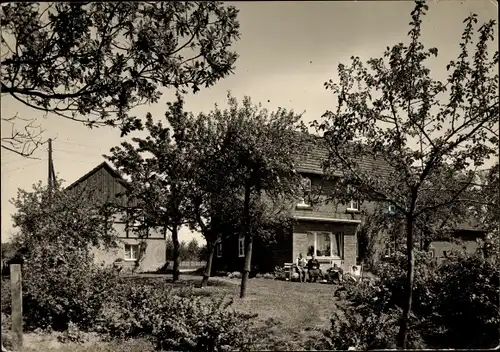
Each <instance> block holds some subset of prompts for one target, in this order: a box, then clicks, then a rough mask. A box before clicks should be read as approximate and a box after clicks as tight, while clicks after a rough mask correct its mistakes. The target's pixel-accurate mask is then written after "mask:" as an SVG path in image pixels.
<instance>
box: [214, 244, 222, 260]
mask: <svg viewBox="0 0 500 352" xmlns="http://www.w3.org/2000/svg"><path fill="white" fill-rule="evenodd" d="M215 255H216V256H217V258H221V257H222V242H217V243H216V244H215Z"/></svg>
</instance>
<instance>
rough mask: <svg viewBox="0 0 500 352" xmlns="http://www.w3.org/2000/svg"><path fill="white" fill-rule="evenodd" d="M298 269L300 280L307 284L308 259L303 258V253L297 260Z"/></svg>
mask: <svg viewBox="0 0 500 352" xmlns="http://www.w3.org/2000/svg"><path fill="white" fill-rule="evenodd" d="M295 264H296V268H297V273H298V274H299V279H300V282H305V281H306V266H307V261H306V258H304V257H303V256H302V253H299V256H298V258H297V262H296V263H295Z"/></svg>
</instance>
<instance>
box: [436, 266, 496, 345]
mask: <svg viewBox="0 0 500 352" xmlns="http://www.w3.org/2000/svg"><path fill="white" fill-rule="evenodd" d="M499 274H500V268H499V267H498V265H495V263H494V262H490V261H486V260H484V259H483V258H481V257H479V256H469V257H467V256H460V257H457V258H452V259H450V260H448V261H446V262H444V263H443V264H442V265H440V267H439V268H438V270H437V275H436V276H435V277H433V279H432V280H430V282H429V286H430V291H431V292H432V299H433V304H432V308H433V314H432V315H430V319H429V324H428V325H429V326H428V327H427V335H428V338H429V339H430V340H431V341H432V343H433V344H434V345H435V346H436V347H441V346H443V347H447V348H493V347H496V346H497V345H498V341H499V340H500V330H499V326H500V304H499V303H500V302H499V297H500V280H499V276H500V275H499Z"/></svg>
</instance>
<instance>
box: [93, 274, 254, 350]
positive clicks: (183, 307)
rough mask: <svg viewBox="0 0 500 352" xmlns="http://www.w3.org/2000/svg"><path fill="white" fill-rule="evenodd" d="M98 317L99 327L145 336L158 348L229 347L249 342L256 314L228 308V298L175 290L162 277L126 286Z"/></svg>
mask: <svg viewBox="0 0 500 352" xmlns="http://www.w3.org/2000/svg"><path fill="white" fill-rule="evenodd" d="M123 292H124V294H123V295H122V296H121V297H119V299H116V300H115V301H113V302H110V303H109V304H108V305H107V306H106V307H105V309H104V310H103V311H102V314H101V315H100V316H99V318H98V319H97V326H98V329H97V330H98V332H101V333H106V334H109V335H110V336H112V337H119V338H127V337H146V338H148V339H150V340H151V341H152V342H153V343H154V344H155V345H156V346H157V348H159V349H167V350H176V351H226V350H241V349H245V348H248V346H249V345H250V344H251V342H252V335H250V334H248V331H249V330H250V328H251V323H252V319H253V318H254V316H251V315H247V314H242V313H238V312H235V311H233V310H230V309H229V306H230V305H231V303H232V302H231V301H227V300H225V299H224V298H220V299H218V300H214V299H211V300H207V299H206V298H203V297H194V295H193V294H186V292H182V295H178V294H174V293H173V291H172V289H170V288H166V287H165V286H164V284H163V283H152V284H143V285H137V286H129V287H128V288H125V287H124V291H123Z"/></svg>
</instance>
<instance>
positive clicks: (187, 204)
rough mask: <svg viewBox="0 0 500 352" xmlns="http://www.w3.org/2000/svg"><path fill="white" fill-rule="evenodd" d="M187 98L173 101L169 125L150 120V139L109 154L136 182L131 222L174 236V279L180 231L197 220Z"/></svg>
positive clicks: (131, 193)
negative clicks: (181, 227)
mask: <svg viewBox="0 0 500 352" xmlns="http://www.w3.org/2000/svg"><path fill="white" fill-rule="evenodd" d="M182 108H183V100H182V98H181V96H180V95H179V94H177V101H176V102H175V103H168V110H167V112H166V113H165V118H166V121H167V123H168V125H169V126H171V128H170V127H164V126H163V124H162V122H157V123H155V121H154V120H153V117H152V115H151V114H149V113H148V114H147V116H146V124H145V127H146V130H147V132H148V135H147V136H146V137H145V138H140V137H134V138H132V143H129V142H122V143H121V145H120V146H116V147H114V148H111V150H110V152H111V155H110V156H106V158H107V159H108V160H110V161H111V162H112V163H113V164H114V165H115V167H116V168H117V169H118V170H119V171H120V172H122V173H123V174H125V175H126V176H128V177H129V178H130V180H131V182H130V187H129V188H128V189H127V191H126V195H127V197H128V198H129V199H131V200H133V203H132V204H129V205H128V206H127V213H128V217H129V219H131V220H132V221H134V222H136V223H138V224H139V226H138V227H137V231H138V233H139V235H142V236H144V231H147V230H148V229H149V228H163V229H168V230H170V232H171V235H172V237H171V238H172V241H173V247H174V251H173V257H174V267H173V270H174V278H175V279H177V278H178V276H179V269H178V267H179V239H178V231H179V228H180V226H182V225H183V224H189V223H190V222H191V220H192V218H193V216H192V210H191V208H192V206H191V198H190V195H191V193H192V187H191V178H192V173H193V172H194V171H195V170H194V169H193V168H192V166H191V160H190V153H189V149H188V148H187V146H186V142H185V132H186V125H187V122H186V121H185V120H186V118H185V116H184V113H183V110H182Z"/></svg>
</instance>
